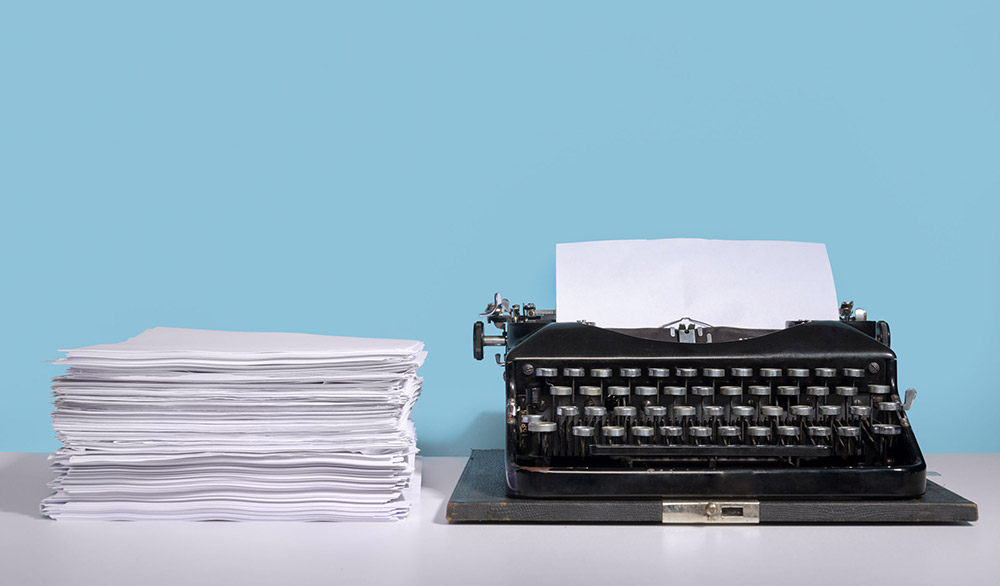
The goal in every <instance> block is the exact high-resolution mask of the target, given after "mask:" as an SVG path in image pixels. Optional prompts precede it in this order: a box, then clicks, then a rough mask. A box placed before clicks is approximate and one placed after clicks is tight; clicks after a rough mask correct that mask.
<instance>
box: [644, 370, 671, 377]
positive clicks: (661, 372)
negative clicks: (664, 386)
mask: <svg viewBox="0 0 1000 586" xmlns="http://www.w3.org/2000/svg"><path fill="white" fill-rule="evenodd" d="M649 376H655V377H660V378H663V377H665V376H670V369H669V368H650V369H649Z"/></svg>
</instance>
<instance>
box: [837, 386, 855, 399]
mask: <svg viewBox="0 0 1000 586" xmlns="http://www.w3.org/2000/svg"><path fill="white" fill-rule="evenodd" d="M834 390H835V391H836V392H837V394H838V395H840V396H841V397H853V396H855V395H857V394H858V387H837V388H836V389H834Z"/></svg>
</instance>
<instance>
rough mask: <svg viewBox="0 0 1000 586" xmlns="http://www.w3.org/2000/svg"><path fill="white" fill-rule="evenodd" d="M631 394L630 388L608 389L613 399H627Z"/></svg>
mask: <svg viewBox="0 0 1000 586" xmlns="http://www.w3.org/2000/svg"><path fill="white" fill-rule="evenodd" d="M629 392H630V391H629V388H628V387H608V395H609V396H611V397H627V396H628V395H629Z"/></svg>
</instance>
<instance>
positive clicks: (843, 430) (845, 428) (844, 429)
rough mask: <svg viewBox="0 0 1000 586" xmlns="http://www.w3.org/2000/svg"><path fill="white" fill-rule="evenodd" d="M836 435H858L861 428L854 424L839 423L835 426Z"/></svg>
mask: <svg viewBox="0 0 1000 586" xmlns="http://www.w3.org/2000/svg"><path fill="white" fill-rule="evenodd" d="M837 435H839V436H841V437H860V436H861V428H860V427H856V426H854V425H841V426H840V427H838V428H837Z"/></svg>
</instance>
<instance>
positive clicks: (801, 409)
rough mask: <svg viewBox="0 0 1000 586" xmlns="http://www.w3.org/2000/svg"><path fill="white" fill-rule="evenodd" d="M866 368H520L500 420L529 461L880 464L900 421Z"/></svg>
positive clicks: (889, 455)
mask: <svg viewBox="0 0 1000 586" xmlns="http://www.w3.org/2000/svg"><path fill="white" fill-rule="evenodd" d="M859 366H860V365H859ZM875 370H876V372H874V373H873V372H870V371H869V370H868V369H867V368H861V367H858V368H853V367H851V368H833V367H824V366H819V367H809V368H806V367H780V368H779V367H771V366H766V367H756V368H750V367H727V368H719V367H700V368H696V367H688V366H678V367H631V366H624V367H613V368H611V367H592V368H586V367H582V366H572V365H571V366H558V367H557V366H545V367H532V372H531V373H530V376H526V377H525V378H524V380H523V381H522V384H523V387H522V389H521V390H520V392H519V394H518V395H516V396H515V397H511V399H510V400H509V402H508V419H507V421H508V424H509V429H510V430H511V434H512V438H513V439H514V441H515V442H516V443H517V445H518V451H519V452H520V453H521V454H525V455H528V456H530V457H532V458H535V459H536V460H551V459H562V460H566V459H576V460H590V459H593V458H602V457H616V456H620V457H629V458H640V459H643V458H649V459H665V458H666V459H678V458H679V459H691V458H710V459H713V460H715V461H725V460H727V459H736V460H741V459H742V460H746V459H754V460H759V459H776V460H781V461H784V462H788V463H792V464H799V463H801V462H802V461H805V460H808V459H814V458H838V459H841V460H845V461H847V463H849V464H851V465H866V464H869V465H886V464H891V463H892V460H893V448H894V445H895V442H896V441H897V439H898V438H897V436H899V435H900V434H901V433H902V432H903V429H904V428H905V427H907V426H908V425H909V424H908V422H907V419H906V416H905V414H904V411H903V405H902V404H901V403H900V400H899V397H898V395H896V394H894V391H893V388H892V386H890V385H889V384H885V383H886V382H887V377H886V376H885V373H883V375H882V376H881V377H880V376H877V375H878V372H877V369H875ZM525 374H528V373H525Z"/></svg>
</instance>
